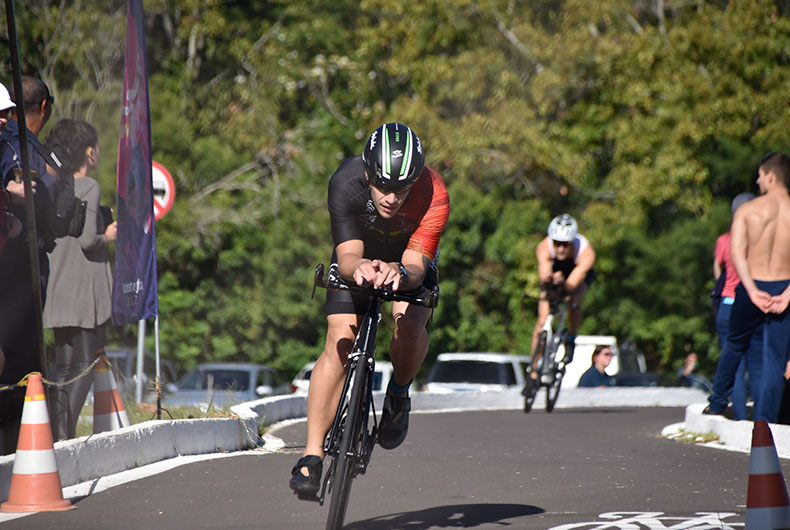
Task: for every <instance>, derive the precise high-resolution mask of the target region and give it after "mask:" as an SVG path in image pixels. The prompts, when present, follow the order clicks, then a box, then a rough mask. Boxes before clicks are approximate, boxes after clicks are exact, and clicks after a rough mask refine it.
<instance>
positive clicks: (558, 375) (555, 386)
mask: <svg viewBox="0 0 790 530" xmlns="http://www.w3.org/2000/svg"><path fill="white" fill-rule="evenodd" d="M564 375H565V374H564V373H562V372H561V371H555V372H554V378H553V380H552V382H551V384H550V385H548V386H546V412H551V411H552V410H554V405H556V404H557V398H559V397H560V386H561V385H562V377H563V376H564Z"/></svg>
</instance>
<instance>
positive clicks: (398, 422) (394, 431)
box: [378, 394, 411, 449]
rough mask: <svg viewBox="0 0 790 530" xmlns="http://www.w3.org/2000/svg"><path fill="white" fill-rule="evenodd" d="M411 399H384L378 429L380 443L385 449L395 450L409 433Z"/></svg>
mask: <svg viewBox="0 0 790 530" xmlns="http://www.w3.org/2000/svg"><path fill="white" fill-rule="evenodd" d="M410 410H411V399H409V398H407V397H400V396H392V395H390V394H387V395H386V396H385V397H384V406H383V407H382V411H381V423H379V429H378V442H379V445H380V446H381V447H383V448H384V449H395V448H396V447H398V446H399V445H400V444H402V443H403V440H405V439H406V435H407V434H408V433H409V411H410Z"/></svg>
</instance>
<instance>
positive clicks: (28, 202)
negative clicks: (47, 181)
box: [5, 0, 47, 379]
mask: <svg viewBox="0 0 790 530" xmlns="http://www.w3.org/2000/svg"><path fill="white" fill-rule="evenodd" d="M5 12H6V22H7V24H8V42H9V44H10V46H11V50H10V51H11V71H12V74H13V78H14V94H16V99H17V101H15V102H14V103H16V118H17V120H16V121H17V123H18V124H19V156H20V157H21V158H22V180H23V182H24V185H25V217H26V219H25V221H26V223H27V241H28V250H29V256H30V275H31V280H32V284H33V309H34V311H35V313H36V317H35V318H36V340H37V342H38V354H39V361H40V363H41V373H42V374H44V378H45V379H46V378H47V353H46V351H45V350H44V321H43V315H42V310H41V270H40V268H39V263H38V236H37V234H36V213H35V206H34V205H33V185H32V184H31V181H30V162H29V159H28V150H27V121H26V120H25V101H24V100H25V98H24V92H23V91H22V69H21V67H20V65H19V43H18V41H17V35H16V15H15V14H14V0H5ZM20 96H22V97H20Z"/></svg>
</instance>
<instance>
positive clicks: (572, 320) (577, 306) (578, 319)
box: [568, 283, 589, 335]
mask: <svg viewBox="0 0 790 530" xmlns="http://www.w3.org/2000/svg"><path fill="white" fill-rule="evenodd" d="M588 290H589V286H588V285H587V284H586V283H583V284H581V285H580V286H579V287H578V288H577V289H576V290H575V291H574V292H573V294H571V296H570V306H571V307H570V310H569V311H568V333H570V334H571V335H576V333H577V332H578V331H579V326H580V325H581V323H582V299H583V298H584V295H586V294H587V291H588Z"/></svg>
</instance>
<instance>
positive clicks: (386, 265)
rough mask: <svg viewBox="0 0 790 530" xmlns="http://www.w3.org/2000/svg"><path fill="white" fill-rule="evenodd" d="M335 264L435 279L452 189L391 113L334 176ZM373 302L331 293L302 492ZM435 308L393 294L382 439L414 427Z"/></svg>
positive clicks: (311, 480)
mask: <svg viewBox="0 0 790 530" xmlns="http://www.w3.org/2000/svg"><path fill="white" fill-rule="evenodd" d="M328 203H329V217H330V223H331V231H332V239H333V242H334V251H333V254H332V263H333V267H337V270H338V271H339V273H340V275H341V276H343V278H345V279H346V280H348V281H353V282H355V283H356V284H357V285H362V284H363V283H365V282H367V283H368V284H370V285H371V286H372V287H374V288H384V287H385V286H388V285H391V286H392V289H393V290H394V291H415V290H420V289H426V288H427V289H429V290H430V289H432V288H433V287H434V286H436V284H437V281H438V273H437V270H436V267H437V252H438V247H439V239H440V238H441V236H442V232H443V231H444V227H445V225H446V224H447V219H448V217H449V215H450V199H449V196H448V193H447V188H446V187H445V184H444V181H443V180H442V177H441V176H440V175H439V173H438V172H436V171H435V170H433V169H432V168H430V167H428V166H426V165H425V153H424V152H423V149H422V144H421V143H420V139H419V138H418V137H417V135H416V134H415V133H414V131H412V130H411V129H410V128H409V127H407V126H406V125H403V124H401V123H387V124H384V125H382V126H380V127H379V128H377V129H376V130H375V131H373V133H372V134H371V135H370V138H369V139H368V141H367V143H366V144H365V148H364V150H363V153H362V156H355V157H352V158H349V159H347V160H345V161H344V162H343V163H342V164H340V167H338V169H337V171H335V173H334V175H333V176H332V178H331V179H330V181H329V197H328ZM366 308H367V297H365V296H361V295H352V294H350V293H349V292H348V291H333V290H329V291H327V294H326V305H325V312H326V315H327V324H328V329H327V334H326V343H325V346H324V350H323V352H322V353H321V356H320V357H319V358H318V361H317V362H316V365H315V368H314V369H313V373H312V376H311V377H310V389H309V391H308V396H307V444H306V445H305V449H304V455H303V457H302V458H301V459H299V461H298V462H297V463H296V465H295V466H294V468H293V469H292V471H291V478H290V482H289V485H290V487H291V489H293V490H294V491H295V492H296V493H297V495H299V496H300V497H301V498H311V497H312V496H315V494H316V493H317V492H318V489H319V485H320V480H321V472H322V460H323V457H324V450H323V443H324V437H325V436H326V433H327V431H328V430H329V428H330V426H331V424H332V420H333V418H334V414H335V410H336V408H337V404H338V401H339V400H340V393H341V391H342V388H343V380H344V377H345V370H346V365H347V363H348V356H349V354H350V353H351V348H352V345H353V343H354V338H355V336H356V331H357V329H358V327H359V325H360V321H361V319H362V316H363V314H364V312H365V310H366ZM430 315H431V310H430V309H428V308H425V307H417V306H414V305H410V304H408V303H407V302H393V303H392V316H393V319H394V321H395V329H394V333H393V337H392V339H391V340H390V344H389V355H390V358H391V360H392V365H393V369H394V372H393V376H392V379H391V380H390V382H389V385H388V387H387V393H386V396H385V399H384V405H383V410H382V415H381V422H380V423H379V426H378V427H379V428H378V434H377V440H378V443H379V445H380V446H381V447H383V448H384V449H394V448H396V447H398V446H399V445H400V444H401V443H403V441H404V439H405V438H406V434H407V432H408V427H409V410H410V408H411V402H410V399H409V387H410V385H411V383H412V380H413V378H414V375H415V374H416V373H417V370H418V369H419V368H420V365H421V364H422V362H423V360H424V359H425V356H426V354H427V353H428V332H427V330H426V325H427V323H428V318H429V317H430Z"/></svg>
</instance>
